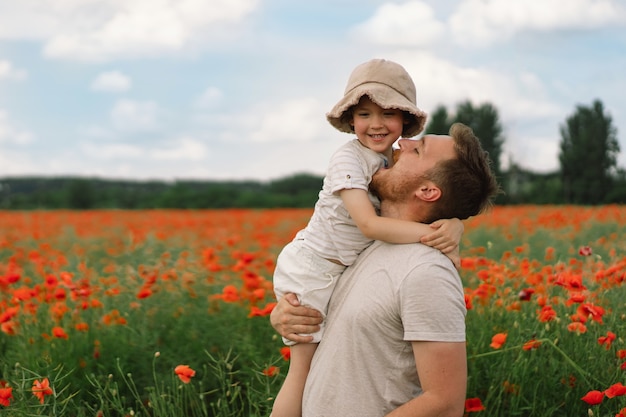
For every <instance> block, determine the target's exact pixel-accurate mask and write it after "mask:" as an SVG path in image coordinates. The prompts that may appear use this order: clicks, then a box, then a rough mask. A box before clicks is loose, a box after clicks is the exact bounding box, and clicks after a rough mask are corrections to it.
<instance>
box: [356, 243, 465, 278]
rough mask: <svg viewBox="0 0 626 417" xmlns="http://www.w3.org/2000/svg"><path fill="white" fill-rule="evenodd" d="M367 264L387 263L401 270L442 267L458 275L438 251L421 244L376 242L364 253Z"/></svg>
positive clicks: (449, 262)
mask: <svg viewBox="0 0 626 417" xmlns="http://www.w3.org/2000/svg"><path fill="white" fill-rule="evenodd" d="M363 255H365V256H363V258H364V260H366V262H375V263H383V262H384V263H385V264H386V265H393V266H394V267H397V268H400V269H415V268H426V267H430V266H442V267H444V268H446V269H450V271H454V272H455V273H456V269H455V267H454V264H453V263H452V261H451V260H450V258H448V257H447V256H446V255H444V254H443V253H441V251H439V250H438V249H435V248H432V247H430V246H427V245H424V244H421V243H407V244H395V243H387V242H383V241H379V240H377V241H375V242H374V243H373V244H372V245H370V247H369V248H367V249H366V251H364V253H363Z"/></svg>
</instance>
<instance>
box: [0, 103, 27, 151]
mask: <svg viewBox="0 0 626 417" xmlns="http://www.w3.org/2000/svg"><path fill="white" fill-rule="evenodd" d="M33 140H34V135H33V134H32V133H31V132H29V131H26V130H20V129H17V128H15V127H14V126H13V125H12V124H11V122H10V121H9V115H8V114H7V112H6V111H4V110H2V109H0V143H10V144H13V145H28V144H30V143H32V142H33Z"/></svg>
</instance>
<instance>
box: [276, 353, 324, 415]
mask: <svg viewBox="0 0 626 417" xmlns="http://www.w3.org/2000/svg"><path fill="white" fill-rule="evenodd" d="M315 349H317V343H298V344H296V345H293V346H291V358H290V359H289V371H288V372H287V377H286V378H285V382H283V386H282V387H281V388H280V391H279V392H278V395H277V396H276V399H275V400H274V407H273V408H272V414H271V416H270V417H301V416H302V394H303V392H304V383H305V382H306V377H307V375H308V374H309V368H310V366H311V359H313V354H314V353H315Z"/></svg>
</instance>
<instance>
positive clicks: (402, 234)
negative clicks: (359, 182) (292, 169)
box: [340, 189, 441, 243]
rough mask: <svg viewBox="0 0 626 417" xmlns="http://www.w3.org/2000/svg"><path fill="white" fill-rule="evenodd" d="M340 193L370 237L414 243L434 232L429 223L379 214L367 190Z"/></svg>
mask: <svg viewBox="0 0 626 417" xmlns="http://www.w3.org/2000/svg"><path fill="white" fill-rule="evenodd" d="M340 193H341V198H342V200H343V203H344V205H345V207H346V209H347V210H348V213H350V217H352V220H354V222H355V224H356V225H357V227H358V228H359V230H360V231H361V233H363V235H365V236H366V237H368V238H370V239H375V240H383V241H385V242H389V243H414V242H419V241H420V239H421V238H422V237H424V236H426V235H428V234H432V233H433V230H432V228H431V227H430V226H429V225H427V224H423V223H417V222H412V221H408V220H399V219H392V218H389V217H381V216H378V215H377V214H376V210H374V206H373V205H372V203H371V201H370V200H369V197H368V195H367V192H366V191H365V190H360V189H349V190H342V191H340ZM439 235H441V232H439Z"/></svg>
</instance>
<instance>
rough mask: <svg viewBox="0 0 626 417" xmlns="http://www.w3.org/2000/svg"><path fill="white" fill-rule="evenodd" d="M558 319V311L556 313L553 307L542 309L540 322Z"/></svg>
mask: <svg viewBox="0 0 626 417" xmlns="http://www.w3.org/2000/svg"><path fill="white" fill-rule="evenodd" d="M555 318H556V311H554V309H553V308H552V306H549V305H547V306H543V307H542V308H541V311H540V312H539V321H540V322H544V323H545V322H547V321H552V320H554V319H555Z"/></svg>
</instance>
